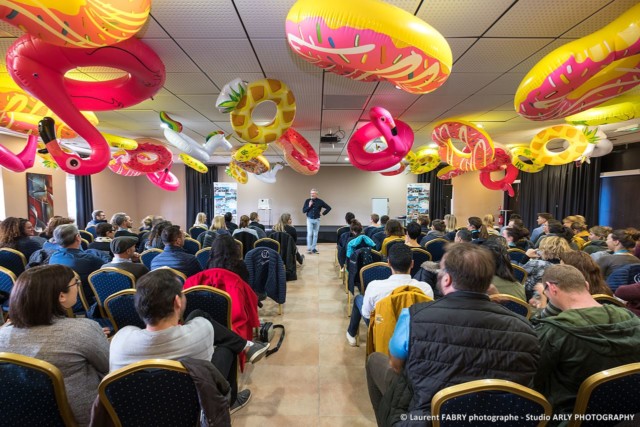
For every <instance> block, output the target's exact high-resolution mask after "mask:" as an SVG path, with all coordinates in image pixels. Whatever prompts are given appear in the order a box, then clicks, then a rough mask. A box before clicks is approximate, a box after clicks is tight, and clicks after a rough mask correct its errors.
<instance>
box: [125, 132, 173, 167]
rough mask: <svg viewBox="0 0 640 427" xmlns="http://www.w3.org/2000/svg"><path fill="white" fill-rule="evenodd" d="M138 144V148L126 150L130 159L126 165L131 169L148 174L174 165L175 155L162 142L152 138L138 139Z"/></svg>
mask: <svg viewBox="0 0 640 427" xmlns="http://www.w3.org/2000/svg"><path fill="white" fill-rule="evenodd" d="M136 142H137V143H138V148H136V149H135V150H125V151H126V153H127V156H128V159H126V160H125V161H124V164H125V165H126V166H127V167H128V168H129V169H133V170H134V171H136V172H142V173H147V174H148V173H154V172H160V171H163V170H165V169H167V168H168V167H170V166H171V164H172V163H173V154H172V153H171V151H169V149H168V148H167V147H165V146H164V145H163V144H162V143H161V142H160V141H157V140H155V139H152V138H138V139H136Z"/></svg>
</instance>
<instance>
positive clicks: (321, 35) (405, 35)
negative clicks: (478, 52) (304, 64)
mask: <svg viewBox="0 0 640 427" xmlns="http://www.w3.org/2000/svg"><path fill="white" fill-rule="evenodd" d="M286 32H287V42H288V43H289V46H290V47H291V49H292V50H293V51H294V52H295V53H296V54H298V55H300V56H301V57H302V58H303V59H304V60H306V61H308V62H310V63H311V64H313V65H316V66H318V67H320V68H323V69H325V70H327V71H331V72H333V73H336V74H340V75H343V76H345V77H348V78H350V79H353V80H359V81H378V80H387V81H389V82H390V83H392V84H394V85H396V86H397V87H399V88H400V89H402V90H404V91H406V92H409V93H415V94H424V93H429V92H432V91H434V90H435V89H437V88H438V87H440V86H441V85H442V84H443V83H444V82H445V81H446V80H447V78H448V77H449V74H450V73H451V64H452V55H451V48H450V47H449V44H448V43H447V41H446V40H445V38H444V37H443V36H442V35H441V34H440V33H439V32H438V31H436V30H435V29H434V28H433V27H431V26H430V25H428V24H427V23H426V22H424V21H422V20H421V19H419V18H417V17H416V16H414V15H412V14H410V13H409V12H406V11H405V10H403V9H400V8H398V7H396V6H393V5H390V4H387V3H383V2H381V1H378V0H348V1H345V0H322V1H318V0H299V1H298V2H296V3H295V4H294V5H293V7H292V8H291V9H290V10H289V14H288V15H287V22H286Z"/></svg>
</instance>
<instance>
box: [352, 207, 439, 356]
mask: <svg viewBox="0 0 640 427" xmlns="http://www.w3.org/2000/svg"><path fill="white" fill-rule="evenodd" d="M354 221H357V220H354ZM351 223H352V224H353V221H352V222H351ZM414 224H416V225H418V224H417V223H414ZM418 227H419V226H418ZM365 237H366V236H365ZM387 264H389V267H391V273H392V274H391V277H389V278H388V279H385V280H373V281H371V282H370V283H369V284H368V285H367V289H365V291H364V296H363V295H356V296H355V298H354V299H353V308H352V310H351V319H350V320H349V328H348V329H347V341H348V342H349V345H351V346H352V347H353V346H355V345H356V334H357V332H358V325H359V324H360V319H364V323H365V324H366V325H367V326H369V316H370V315H371V310H373V309H374V308H375V306H376V303H377V302H378V301H380V300H381V299H382V298H384V297H386V296H387V295H389V294H390V293H391V292H393V290H394V289H395V288H397V287H398V286H403V285H411V286H416V287H418V288H420V289H421V290H422V292H424V293H425V294H426V295H428V296H429V297H430V298H433V289H431V286H429V284H428V283H425V282H420V281H418V280H415V279H412V278H411V276H410V275H409V272H410V271H411V268H412V267H413V254H412V253H411V249H410V248H409V247H408V246H407V245H393V246H392V247H391V249H390V250H389V258H388V260H387Z"/></svg>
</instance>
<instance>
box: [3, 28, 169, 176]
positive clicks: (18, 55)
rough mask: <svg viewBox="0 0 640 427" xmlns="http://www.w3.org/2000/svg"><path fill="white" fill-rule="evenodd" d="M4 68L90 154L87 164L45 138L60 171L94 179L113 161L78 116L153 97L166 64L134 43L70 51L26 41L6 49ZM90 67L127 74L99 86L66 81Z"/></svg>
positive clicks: (101, 141)
mask: <svg viewBox="0 0 640 427" xmlns="http://www.w3.org/2000/svg"><path fill="white" fill-rule="evenodd" d="M6 62H7V70H8V71H9V74H10V75H11V77H12V78H13V80H14V81H15V82H16V83H17V84H18V85H19V86H20V87H21V88H22V89H23V90H25V91H26V92H29V93H31V94H32V95H33V96H34V97H36V98H37V99H39V100H40V101H42V102H43V103H44V104H45V105H47V106H48V107H49V108H50V109H51V111H53V112H54V113H55V114H57V116H58V117H59V118H60V119H61V120H62V121H64V122H65V123H66V124H67V125H68V126H70V127H71V128H72V129H73V130H74V131H75V132H77V133H78V135H80V136H81V137H82V138H84V139H85V140H86V141H87V142H88V143H89V145H90V146H91V148H92V149H93V152H92V153H91V155H90V156H89V157H88V158H86V159H81V158H80V157H79V156H77V155H74V154H68V153H65V152H64V151H63V150H62V149H61V148H60V144H59V143H58V141H56V139H55V131H54V132H47V138H46V139H45V138H43V141H44V142H45V144H46V145H47V149H48V150H49V153H51V155H52V156H53V158H54V159H55V161H56V162H57V163H58V165H59V166H60V168H61V169H62V170H64V171H65V172H68V173H71V174H75V175H90V174H94V173H98V172H100V171H102V170H103V169H104V168H106V167H107V165H108V164H109V159H110V158H111V151H110V150H109V145H108V144H107V142H106V140H105V138H104V136H103V135H102V134H101V133H100V132H99V131H98V130H97V129H96V128H95V126H93V125H92V124H91V123H90V122H89V121H88V120H87V119H86V118H85V117H84V116H83V115H82V113H80V111H79V110H84V111H110V110H116V109H119V108H126V107H130V106H132V105H136V104H138V103H140V102H142V101H143V100H145V99H147V98H150V97H151V96H153V95H155V93H156V92H158V91H159V90H160V88H162V85H163V84H164V79H165V69H164V64H163V63H162V61H161V60H160V58H159V57H158V55H156V54H155V52H154V51H153V50H152V49H151V48H149V47H148V46H147V45H145V44H144V43H142V42H141V41H139V40H138V39H136V38H135V37H134V38H131V39H128V40H125V41H124V42H121V43H119V44H118V45H115V46H106V47H102V48H91V49H73V48H65V47H58V46H52V45H49V44H47V43H45V42H43V41H42V40H39V39H37V38H35V37H33V36H29V35H26V36H22V37H20V38H19V39H18V40H17V41H16V42H15V43H14V44H13V45H12V46H11V47H10V48H9V50H8V52H7V56H6ZM89 66H105V67H113V68H120V69H122V70H124V71H127V73H128V74H127V75H126V76H123V77H120V78H117V79H114V80H109V81H98V82H87V81H79V80H74V79H71V78H69V77H65V73H66V72H67V71H69V70H73V69H75V68H77V67H89ZM41 135H42V134H41Z"/></svg>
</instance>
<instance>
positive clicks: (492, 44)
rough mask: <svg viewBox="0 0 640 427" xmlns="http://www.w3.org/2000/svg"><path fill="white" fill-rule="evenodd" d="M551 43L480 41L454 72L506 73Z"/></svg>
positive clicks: (512, 40)
mask: <svg viewBox="0 0 640 427" xmlns="http://www.w3.org/2000/svg"><path fill="white" fill-rule="evenodd" d="M551 41H552V40H549V39H480V40H478V42H477V43H476V44H474V45H473V47H471V49H469V51H468V52H467V53H465V54H464V55H463V56H462V58H460V59H459V60H458V62H456V65H455V67H454V71H455V72H467V73H470V72H476V73H478V72H481V73H491V72H494V73H501V72H505V71H508V70H510V69H511V68H513V67H514V66H515V65H517V64H519V63H520V62H522V61H523V60H524V59H526V58H528V57H529V56H531V55H532V54H534V53H535V52H536V51H538V50H540V49H542V48H543V47H544V46H546V45H548V44H549V43H551Z"/></svg>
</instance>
